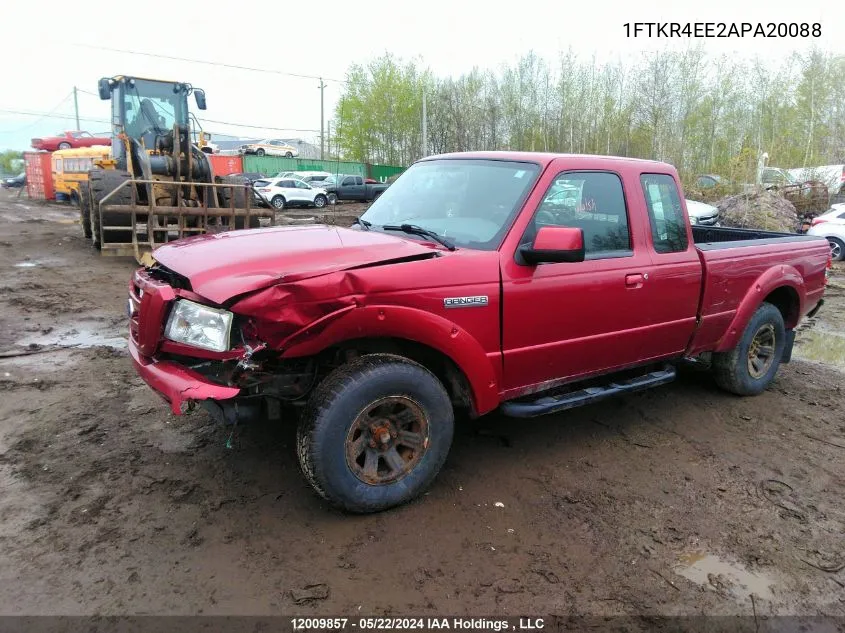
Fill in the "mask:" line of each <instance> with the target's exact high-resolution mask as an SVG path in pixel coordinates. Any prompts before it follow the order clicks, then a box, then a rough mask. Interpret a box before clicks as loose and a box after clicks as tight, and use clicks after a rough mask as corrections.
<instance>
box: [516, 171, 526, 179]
mask: <svg viewBox="0 0 845 633" xmlns="http://www.w3.org/2000/svg"><path fill="white" fill-rule="evenodd" d="M524 175H525V170H524V169H520V170H519V171H518V172H516V173H515V174H514V175H513V177H514V178H522V177H523V176H524Z"/></svg>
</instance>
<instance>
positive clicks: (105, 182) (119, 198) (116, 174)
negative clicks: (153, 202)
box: [88, 169, 146, 250]
mask: <svg viewBox="0 0 845 633" xmlns="http://www.w3.org/2000/svg"><path fill="white" fill-rule="evenodd" d="M131 179H132V176H131V175H130V174H129V172H126V171H123V170H117V169H95V170H92V171H90V172H88V182H89V184H90V188H91V233H92V235H91V239H92V241H93V244H94V248H96V249H97V250H99V249H100V248H102V244H103V242H102V239H101V236H100V233H101V231H100V201H101V200H102V199H103V198H105V197H106V196H107V195H109V194H110V193H111V192H112V191H114V189H115V188H116V187H117V186H118V185H120V184H121V183H122V182H125V181H127V180H131ZM109 204H115V205H117V204H127V205H128V204H132V192H131V191H129V187H125V186H124V187H123V188H122V189H120V190H119V191H118V192H117V193H116V194H114V195H113V196H112V197H111V198H109V200H108V202H106V205H107V206H108V205H109ZM144 219H145V220H146V218H144ZM103 221H104V222H105V223H106V226H126V227H127V230H126V231H109V233H108V235H107V239H108V240H109V242H131V241H132V231H133V227H132V218H131V217H130V216H128V215H125V214H122V213H105V214H104V217H103Z"/></svg>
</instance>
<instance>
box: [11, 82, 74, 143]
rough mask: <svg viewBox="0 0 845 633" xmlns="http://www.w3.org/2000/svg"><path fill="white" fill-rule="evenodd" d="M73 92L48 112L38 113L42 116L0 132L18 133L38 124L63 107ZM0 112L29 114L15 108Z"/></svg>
mask: <svg viewBox="0 0 845 633" xmlns="http://www.w3.org/2000/svg"><path fill="white" fill-rule="evenodd" d="M72 94H73V91H71V92H69V93H67V94H66V95H65V96H64V97H63V98H62V100H61V101H59V102H58V103H57V104H56V105H55V106H53V108H51V109H50V111H49V112H46V113H38V114H40V115H41V118H39V119H36V120H35V121H32V122H31V123H27V124H26V125H22V126H21V127H19V128H17V129H14V130H2V131H0V134H14V133H16V132H20V131H22V130H25V129H26V128H28V127H32V126H33V125H35V124H37V123H40V122H41V121H42V120H43V119H45V118H47V117H50V116H52V115H53V113H54V112H55V111H56V110H58V109H59V108H61V107H62V105H64V102H65V101H67V100H68V99H69V98H70V96H71V95H72ZM0 112H9V113H11V114H27V113H25V112H15V111H14V110H2V109H0Z"/></svg>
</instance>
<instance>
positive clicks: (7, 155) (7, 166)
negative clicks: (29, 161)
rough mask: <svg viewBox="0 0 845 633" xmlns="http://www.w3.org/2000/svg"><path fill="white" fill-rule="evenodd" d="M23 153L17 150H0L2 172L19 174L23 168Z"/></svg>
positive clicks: (0, 170) (0, 168) (0, 169)
mask: <svg viewBox="0 0 845 633" xmlns="http://www.w3.org/2000/svg"><path fill="white" fill-rule="evenodd" d="M21 161H23V154H22V153H20V152H17V151H15V150H11V149H10V150H6V151H4V152H0V172H3V173H6V174H18V173H20V172H21V171H22V170H23V168H22V166H21V164H22V163H21Z"/></svg>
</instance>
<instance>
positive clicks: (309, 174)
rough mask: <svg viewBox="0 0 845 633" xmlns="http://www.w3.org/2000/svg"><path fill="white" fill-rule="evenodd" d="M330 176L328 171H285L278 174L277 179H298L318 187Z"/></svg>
mask: <svg viewBox="0 0 845 633" xmlns="http://www.w3.org/2000/svg"><path fill="white" fill-rule="evenodd" d="M329 176H331V174H330V173H329V172H327V171H283V172H280V173H278V174H276V178H296V179H297V180H301V181H303V182H307V183H308V184H310V185H314V186H317V187H319V186H320V183H321V182H322V181H324V180H325V179H326V178H328V177H329Z"/></svg>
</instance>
